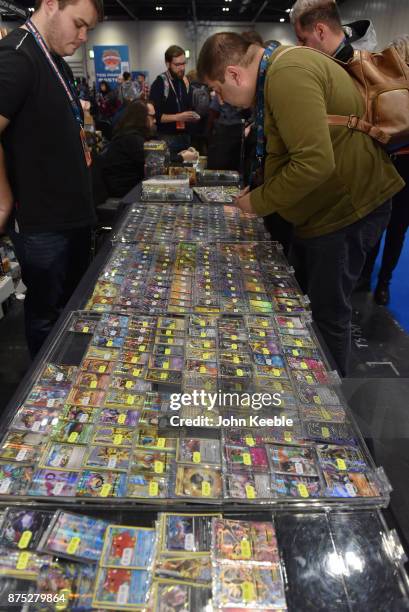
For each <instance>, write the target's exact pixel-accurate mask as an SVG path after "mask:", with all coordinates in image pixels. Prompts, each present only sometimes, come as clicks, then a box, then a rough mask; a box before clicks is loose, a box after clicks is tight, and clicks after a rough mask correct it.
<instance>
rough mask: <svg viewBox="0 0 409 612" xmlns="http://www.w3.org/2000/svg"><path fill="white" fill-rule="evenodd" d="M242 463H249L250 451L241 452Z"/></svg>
mask: <svg viewBox="0 0 409 612" xmlns="http://www.w3.org/2000/svg"><path fill="white" fill-rule="evenodd" d="M243 463H244V465H251V455H250V453H243Z"/></svg>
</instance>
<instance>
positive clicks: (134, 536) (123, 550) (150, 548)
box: [100, 525, 156, 569]
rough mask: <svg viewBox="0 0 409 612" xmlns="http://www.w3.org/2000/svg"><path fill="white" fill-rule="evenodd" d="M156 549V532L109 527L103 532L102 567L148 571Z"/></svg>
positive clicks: (118, 526) (137, 528) (141, 528)
mask: <svg viewBox="0 0 409 612" xmlns="http://www.w3.org/2000/svg"><path fill="white" fill-rule="evenodd" d="M155 549H156V530H155V529H148V528H144V527H131V526H126V525H109V527H108V529H107V530H106V532H105V541H104V549H103V551H102V557H101V561H100V565H101V566H102V567H124V568H132V569H148V568H149V567H150V566H151V564H152V561H153V558H154V555H155Z"/></svg>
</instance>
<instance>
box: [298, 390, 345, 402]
mask: <svg viewBox="0 0 409 612" xmlns="http://www.w3.org/2000/svg"><path fill="white" fill-rule="evenodd" d="M297 391H298V396H299V398H300V401H301V402H302V403H303V404H315V405H317V406H320V405H328V406H341V405H342V403H341V400H340V398H339V396H338V394H337V393H336V391H335V390H334V389H332V388H331V387H325V386H323V387H316V388H314V389H312V388H311V387H309V386H306V385H299V386H298V388H297Z"/></svg>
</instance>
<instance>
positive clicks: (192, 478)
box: [175, 465, 223, 500]
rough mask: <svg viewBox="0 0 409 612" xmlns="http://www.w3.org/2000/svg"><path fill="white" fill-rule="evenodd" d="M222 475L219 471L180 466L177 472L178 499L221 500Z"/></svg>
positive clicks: (176, 487) (176, 492)
mask: <svg viewBox="0 0 409 612" xmlns="http://www.w3.org/2000/svg"><path fill="white" fill-rule="evenodd" d="M222 492H223V491H222V475H221V472H220V471H219V470H217V469H213V468H206V467H201V466H195V467H193V466H188V465H179V467H178V468H177V471H176V482H175V495H176V497H187V498H189V497H193V498H195V499H197V498H199V499H203V500H206V499H219V498H220V497H221V496H222Z"/></svg>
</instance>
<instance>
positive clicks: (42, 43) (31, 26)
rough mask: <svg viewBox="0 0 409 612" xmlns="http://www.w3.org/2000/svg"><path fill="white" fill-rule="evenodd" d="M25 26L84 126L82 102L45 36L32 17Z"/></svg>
mask: <svg viewBox="0 0 409 612" xmlns="http://www.w3.org/2000/svg"><path fill="white" fill-rule="evenodd" d="M25 26H26V28H27V30H28V31H29V32H31V34H32V35H33V36H34V40H35V41H36V43H37V45H38V46H39V47H40V49H41V51H42V52H43V53H44V55H45V57H46V59H47V61H48V63H49V65H50V67H51V69H52V71H53V72H54V74H55V76H56V77H57V79H58V80H59V81H60V83H61V85H62V86H63V88H64V91H65V93H66V94H67V97H68V100H69V101H70V104H71V109H72V112H73V115H74V118H75V120H76V121H77V123H78V124H79V126H80V128H83V120H82V113H81V110H80V103H79V101H78V99H77V98H76V96H74V93H73V91H72V89H71V86H70V85H69V83H68V84H67V82H66V80H65V78H64V77H63V75H62V74H61V71H60V70H59V69H58V66H57V64H56V63H55V60H54V59H53V57H52V55H51V53H50V51H49V49H48V47H47V45H46V44H45V41H44V38H43V37H42V36H41V34H40V32H39V31H38V30H37V28H36V26H35V25H34V23H33V22H32V21H31V19H29V20H28V21H26V23H25Z"/></svg>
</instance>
